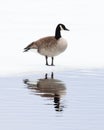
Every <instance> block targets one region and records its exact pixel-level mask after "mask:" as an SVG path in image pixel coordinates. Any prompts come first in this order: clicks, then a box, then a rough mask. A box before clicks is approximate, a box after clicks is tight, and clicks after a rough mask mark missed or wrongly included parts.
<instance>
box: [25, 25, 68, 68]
mask: <svg viewBox="0 0 104 130" xmlns="http://www.w3.org/2000/svg"><path fill="white" fill-rule="evenodd" d="M61 30H66V31H69V30H68V29H67V28H66V27H65V25H63V24H58V25H57V27H56V30H55V36H47V37H43V38H40V39H39V40H37V41H34V42H32V43H31V44H29V45H28V46H27V47H25V48H24V52H26V51H28V50H32V49H37V51H38V53H40V54H41V55H44V56H45V59H46V65H49V64H48V57H51V58H52V62H51V66H53V65H54V61H53V60H54V56H57V55H59V54H60V53H62V52H63V51H65V49H66V48H67V41H66V40H65V39H64V38H62V37H61Z"/></svg>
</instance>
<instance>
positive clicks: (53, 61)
mask: <svg viewBox="0 0 104 130" xmlns="http://www.w3.org/2000/svg"><path fill="white" fill-rule="evenodd" d="M53 62H54V57H52V63H51V66H54V64H53Z"/></svg>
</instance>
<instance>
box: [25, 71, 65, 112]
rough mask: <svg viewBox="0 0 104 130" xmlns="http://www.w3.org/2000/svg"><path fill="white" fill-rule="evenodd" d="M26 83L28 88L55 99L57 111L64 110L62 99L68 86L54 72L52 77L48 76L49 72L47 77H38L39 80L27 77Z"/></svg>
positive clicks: (42, 95)
mask: <svg viewBox="0 0 104 130" xmlns="http://www.w3.org/2000/svg"><path fill="white" fill-rule="evenodd" d="M24 83H25V84H27V86H28V88H29V89H31V90H32V91H33V92H35V94H36V95H39V96H41V97H46V98H49V99H50V100H51V99H53V101H54V108H55V110H56V111H63V108H64V104H63V103H62V102H61V101H62V97H63V96H64V95H65V94H66V87H65V84H64V83H63V82H62V81H61V80H58V79H55V78H54V74H53V72H52V73H51V77H50V78H48V74H47V73H46V74H45V77H44V78H43V79H38V81H37V82H35V81H29V80H28V79H25V80H24Z"/></svg>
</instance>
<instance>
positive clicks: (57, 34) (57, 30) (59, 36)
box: [55, 26, 61, 40]
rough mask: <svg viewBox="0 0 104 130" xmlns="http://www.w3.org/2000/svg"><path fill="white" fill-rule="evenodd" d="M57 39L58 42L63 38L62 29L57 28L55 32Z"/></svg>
mask: <svg viewBox="0 0 104 130" xmlns="http://www.w3.org/2000/svg"><path fill="white" fill-rule="evenodd" d="M55 38H56V39H57V40H58V39H59V38H61V31H60V27H59V26H57V28H56V31H55Z"/></svg>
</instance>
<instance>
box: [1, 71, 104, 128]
mask: <svg viewBox="0 0 104 130" xmlns="http://www.w3.org/2000/svg"><path fill="white" fill-rule="evenodd" d="M103 121H104V70H101V69H100V70H67V71H64V72H48V73H47V72H46V73H39V74H35V73H34V74H33V73H32V74H28V75H24V76H14V77H3V78H2V77H1V78H0V128H1V129H2V130H22V129H24V130H34V129H38V130H41V129H42V130H43V129H45V130H48V129H51V130H53V129H54V130H56V129H60V130H69V129H71V130H98V129H100V130H103V129H104V125H103V124H104V123H103Z"/></svg>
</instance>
